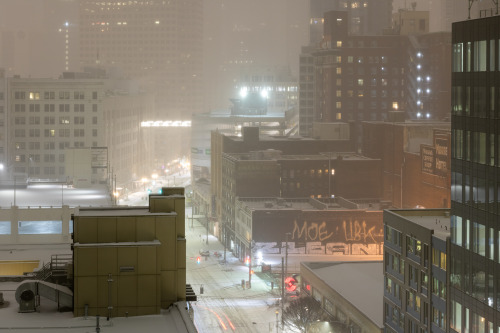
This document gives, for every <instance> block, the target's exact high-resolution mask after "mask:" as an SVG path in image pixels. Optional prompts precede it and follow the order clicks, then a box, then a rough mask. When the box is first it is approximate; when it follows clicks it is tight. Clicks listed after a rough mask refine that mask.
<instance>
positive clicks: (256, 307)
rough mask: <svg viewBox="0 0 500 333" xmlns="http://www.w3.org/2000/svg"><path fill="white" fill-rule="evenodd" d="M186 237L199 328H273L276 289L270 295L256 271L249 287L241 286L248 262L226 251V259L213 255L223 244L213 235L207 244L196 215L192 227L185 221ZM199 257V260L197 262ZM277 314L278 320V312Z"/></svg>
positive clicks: (205, 332)
mask: <svg viewBox="0 0 500 333" xmlns="http://www.w3.org/2000/svg"><path fill="white" fill-rule="evenodd" d="M188 216H191V208H190V207H188V208H187V209H186V217H188ZM186 238H187V249H186V254H187V258H186V261H187V263H186V268H187V269H186V270H187V273H186V274H187V283H189V284H191V286H192V287H193V289H194V290H195V292H196V294H197V295H198V301H197V302H193V303H192V306H193V308H194V323H195V325H196V328H197V329H198V331H199V332H200V333H209V332H225V331H228V332H276V313H275V311H276V310H277V309H278V308H277V307H276V306H275V302H276V300H277V299H276V298H277V293H278V289H277V288H275V289H274V292H275V293H276V294H275V295H273V293H272V292H271V286H270V285H268V283H266V281H263V280H261V279H260V278H259V277H257V276H256V275H255V274H254V275H252V281H251V288H250V289H248V288H246V287H242V280H244V281H245V282H246V281H248V276H249V275H248V266H246V265H244V264H243V263H241V262H240V261H239V260H238V259H236V258H234V257H233V256H232V254H231V253H230V252H229V251H228V252H227V253H226V263H224V260H223V255H222V256H221V257H216V256H215V255H214V252H218V253H221V254H223V252H224V247H223V246H222V244H220V242H219V241H218V240H217V239H216V238H215V237H214V236H212V235H210V236H209V239H208V245H206V229H205V228H204V227H203V226H202V225H201V224H200V223H199V222H198V221H197V220H196V219H195V220H194V223H193V228H191V223H186ZM200 250H203V251H206V250H208V251H210V256H201V255H200ZM198 257H200V258H201V261H200V263H197V258H198ZM200 289H203V293H201V291H200ZM279 318H280V320H281V315H280V317H279ZM280 330H281V326H280Z"/></svg>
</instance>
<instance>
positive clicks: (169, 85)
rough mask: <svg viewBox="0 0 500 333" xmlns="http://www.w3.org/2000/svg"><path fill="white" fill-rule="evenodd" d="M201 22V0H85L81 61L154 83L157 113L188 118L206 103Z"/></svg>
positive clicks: (151, 86) (145, 83)
mask: <svg viewBox="0 0 500 333" xmlns="http://www.w3.org/2000/svg"><path fill="white" fill-rule="evenodd" d="M202 27H203V2H202V1H201V0H188V1H181V0H170V1H161V0H157V1H121V0H112V1H106V2H104V1H95V0H89V1H87V0H81V1H80V8H79V32H80V33H79V38H80V62H81V65H82V66H95V65H100V66H104V67H106V68H113V69H115V70H116V71H117V72H118V73H120V74H122V75H123V76H125V77H128V78H136V79H139V80H140V82H141V83H142V85H143V86H145V87H146V88H149V89H154V91H155V92H156V110H157V112H156V113H157V115H156V117H157V118H158V119H165V120H167V119H168V120H184V119H189V118H190V116H191V114H192V113H196V112H199V111H201V108H202V96H203V94H202V62H203V59H202V57H203V54H202V53H203V52H202V45H203V44H202V39H203V31H202Z"/></svg>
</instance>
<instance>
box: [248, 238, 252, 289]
mask: <svg viewBox="0 0 500 333" xmlns="http://www.w3.org/2000/svg"><path fill="white" fill-rule="evenodd" d="M249 249H250V254H249V255H248V289H250V288H252V241H250V245H249Z"/></svg>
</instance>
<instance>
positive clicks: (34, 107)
mask: <svg viewBox="0 0 500 333" xmlns="http://www.w3.org/2000/svg"><path fill="white" fill-rule="evenodd" d="M26 105H28V110H29V112H40V110H41V105H42V104H14V112H26ZM57 105H59V107H58V108H59V112H70V110H71V104H57ZM97 109H98V107H97V104H92V112H97ZM43 110H44V112H55V110H56V104H43ZM73 111H74V112H85V104H73Z"/></svg>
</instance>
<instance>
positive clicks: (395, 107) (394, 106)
mask: <svg viewBox="0 0 500 333" xmlns="http://www.w3.org/2000/svg"><path fill="white" fill-rule="evenodd" d="M398 108H399V104H398V102H392V109H393V110H397V109H398Z"/></svg>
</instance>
